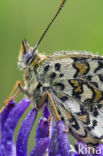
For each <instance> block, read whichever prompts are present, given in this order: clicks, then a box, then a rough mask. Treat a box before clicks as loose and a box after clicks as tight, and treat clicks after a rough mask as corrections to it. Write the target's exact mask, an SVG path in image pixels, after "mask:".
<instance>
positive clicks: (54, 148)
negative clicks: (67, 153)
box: [49, 126, 60, 156]
mask: <svg viewBox="0 0 103 156" xmlns="http://www.w3.org/2000/svg"><path fill="white" fill-rule="evenodd" d="M57 155H60V153H59V145H58V139H57V127H56V126H55V127H53V129H52V135H51V140H50V144H49V156H57Z"/></svg>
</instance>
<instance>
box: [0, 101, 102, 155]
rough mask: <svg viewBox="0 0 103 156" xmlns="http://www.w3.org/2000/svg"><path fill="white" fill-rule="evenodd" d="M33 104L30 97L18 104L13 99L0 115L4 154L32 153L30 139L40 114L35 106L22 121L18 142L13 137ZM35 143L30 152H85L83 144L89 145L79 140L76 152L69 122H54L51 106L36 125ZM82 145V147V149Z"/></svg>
mask: <svg viewBox="0 0 103 156" xmlns="http://www.w3.org/2000/svg"><path fill="white" fill-rule="evenodd" d="M29 105H30V100H28V99H27V98H24V99H23V100H21V101H20V102H19V103H18V104H16V103H15V102H14V101H12V100H11V101H10V102H9V104H8V106H7V107H6V108H5V110H4V111H3V112H2V114H1V115H0V156H28V153H27V147H28V139H29V135H30V132H31V130H32V127H33V125H34V122H35V120H36V117H37V114H38V111H37V110H36V109H35V108H33V109H31V111H30V112H29V113H28V115H27V116H26V118H25V120H24V121H23V122H22V125H21V128H20V131H19V133H18V137H17V141H16V143H14V140H13V137H14V131H15V128H16V126H17V124H18V121H19V120H20V118H21V116H22V115H23V113H24V112H25V110H26V109H27V108H28V106H29ZM35 143H36V145H35V147H34V149H33V150H32V151H31V152H30V154H29V155H30V156H81V155H82V152H85V149H83V148H84V147H85V146H86V145H84V144H81V143H79V142H78V143H77V144H76V152H74V151H73V149H72V148H70V142H69V137H68V132H67V128H66V126H65V125H64V123H63V122H62V121H58V122H57V123H56V124H54V121H53V119H52V120H50V112H49V110H48V107H47V106H45V107H44V110H43V117H42V118H40V119H39V123H38V125H37V128H36V136H35ZM79 148H82V149H81V150H82V151H79V150H80V149H79ZM98 148H100V149H102V145H99V146H98ZM74 150H75V149H74ZM87 151H88V149H87ZM102 152H103V150H102ZM84 155H85V156H92V155H91V154H89V153H86V154H85V153H84ZM98 156H102V154H101V153H98Z"/></svg>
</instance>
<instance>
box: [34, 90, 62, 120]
mask: <svg viewBox="0 0 103 156" xmlns="http://www.w3.org/2000/svg"><path fill="white" fill-rule="evenodd" d="M46 97H48V98H49V100H50V102H51V105H52V108H53V110H54V112H55V114H56V117H57V119H58V120H61V118H60V116H59V114H58V112H57V109H56V107H55V104H54V101H53V99H52V97H51V95H50V93H49V92H48V91H47V92H46V93H45V94H44V95H43V96H42V98H41V99H40V101H39V102H38V104H37V108H38V109H40V108H41V107H42V106H43V105H42V103H43V102H44V101H45V99H46Z"/></svg>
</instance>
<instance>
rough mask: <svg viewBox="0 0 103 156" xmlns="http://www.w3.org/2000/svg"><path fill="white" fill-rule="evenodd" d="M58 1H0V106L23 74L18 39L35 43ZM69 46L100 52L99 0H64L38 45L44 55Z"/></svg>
mask: <svg viewBox="0 0 103 156" xmlns="http://www.w3.org/2000/svg"><path fill="white" fill-rule="evenodd" d="M59 4H60V0H29V1H28V0H9V1H4V0H0V107H1V106H2V105H3V101H4V100H5V99H6V98H7V97H8V95H9V93H10V91H11V89H12V88H13V86H14V84H15V82H16V80H22V77H23V72H22V71H20V70H19V69H18V67H17V57H18V52H19V49H20V44H21V41H22V40H23V39H24V38H26V39H27V40H28V42H29V43H30V45H31V46H35V44H36V43H37V42H38V40H39V38H40V37H41V34H42V33H43V31H44V29H45V27H46V26H47V25H48V23H49V22H50V20H51V18H52V17H53V15H54V14H55V12H56V11H57V8H58V6H59ZM73 49H74V50H81V51H82V50H87V51H91V52H93V53H96V52H99V54H100V55H103V0H67V2H66V4H65V6H64V7H63V10H62V11H61V13H60V14H59V16H58V17H57V19H56V21H55V22H54V23H53V25H52V27H51V28H50V30H49V31H48V33H47V34H46V36H45V38H44V39H43V41H42V42H41V44H40V46H39V48H38V50H39V51H40V52H41V53H42V52H45V53H46V54H51V53H53V52H55V51H61V50H73ZM21 98H23V95H20V96H19V99H21ZM30 109H31V106H30V108H29V109H28V110H27V111H29V110H30ZM27 111H26V113H25V114H27ZM24 116H25V115H24ZM24 116H23V118H24ZM23 118H22V119H23ZM20 124H21V121H20V123H19V126H20ZM18 129H19V127H18V128H17V129H16V131H15V136H16V134H17V132H18ZM34 129H35V127H34ZM32 135H34V132H32V134H31V137H30V139H29V142H30V147H29V149H28V150H29V151H30V150H31V149H32V148H33V139H32ZM31 144H32V145H31Z"/></svg>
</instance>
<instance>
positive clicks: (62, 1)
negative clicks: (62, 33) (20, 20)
mask: <svg viewBox="0 0 103 156" xmlns="http://www.w3.org/2000/svg"><path fill="white" fill-rule="evenodd" d="M65 2H66V0H61V4H60V6H59V8H58V10H57V12H56V14H55V16H54V17H53V18H52V20H51V21H50V23H49V24H48V26H47V27H46V29H45V31H44V32H43V34H42V36H41V38H40V39H39V41H38V43H37V44H36V46H35V48H34V49H33V52H35V50H36V49H37V48H38V46H39V44H40V43H41V41H42V39H43V38H44V36H45V34H46V33H47V31H48V29H49V28H50V26H51V25H52V23H53V22H54V20H55V19H56V17H57V16H58V14H59V12H60V11H61V9H62V7H63V6H64V4H65Z"/></svg>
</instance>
